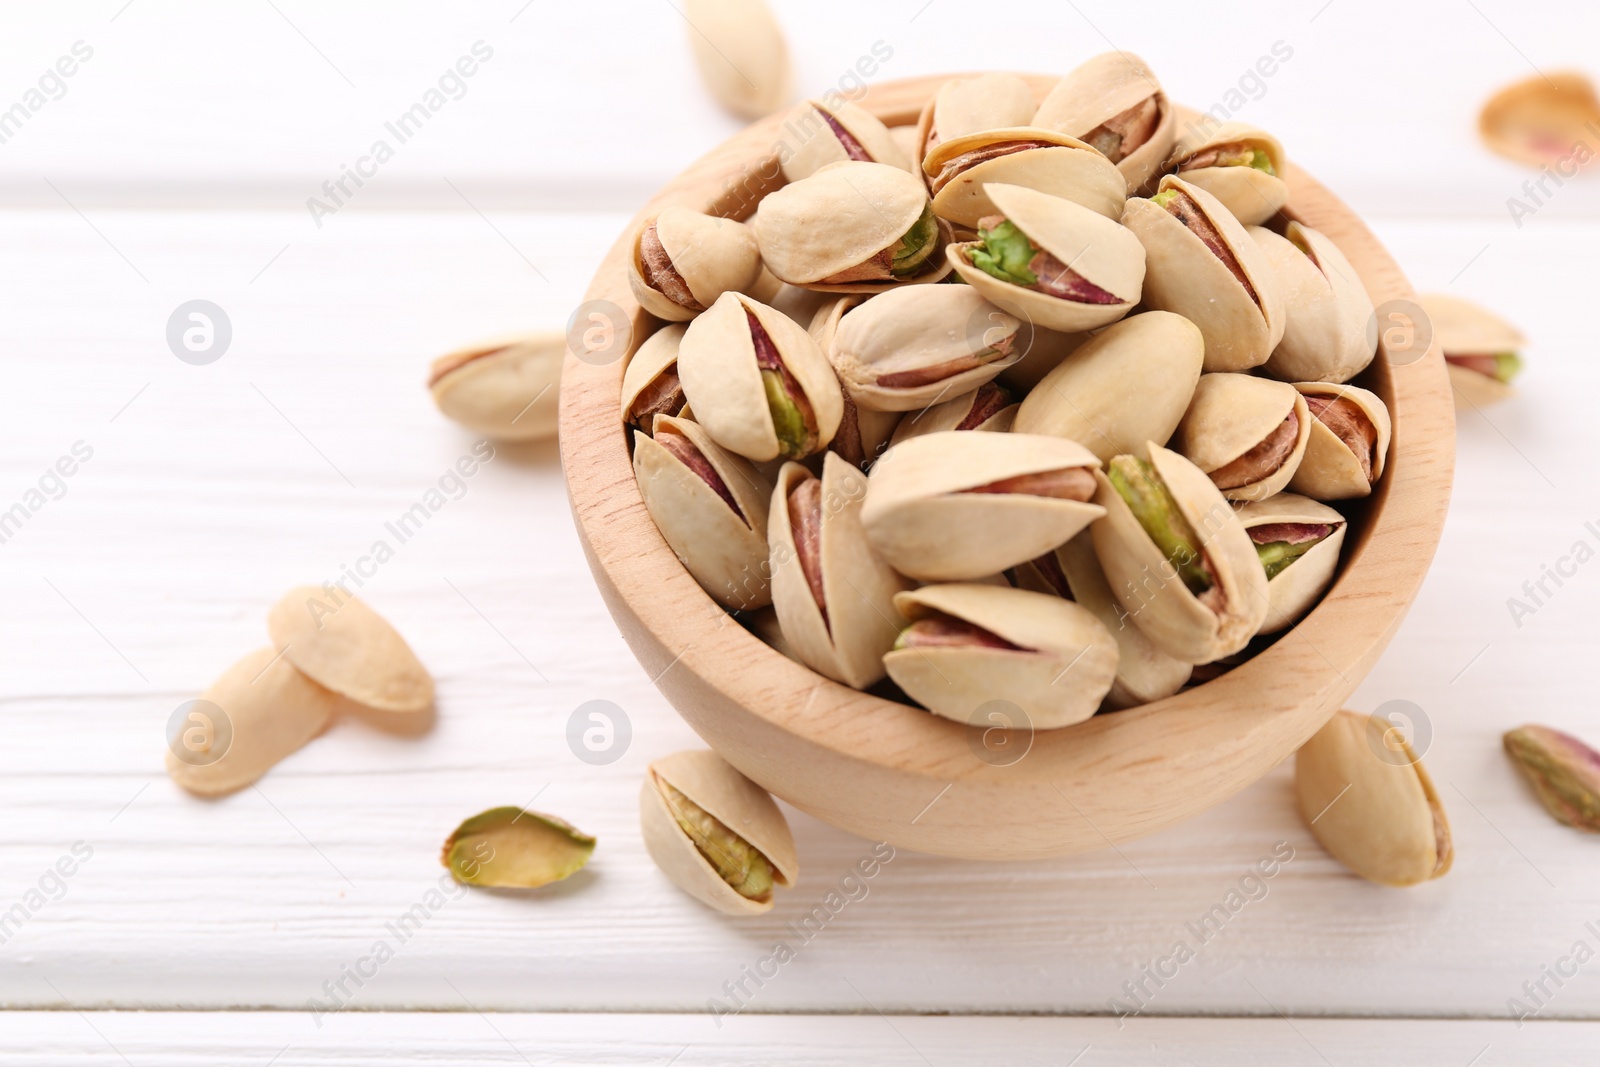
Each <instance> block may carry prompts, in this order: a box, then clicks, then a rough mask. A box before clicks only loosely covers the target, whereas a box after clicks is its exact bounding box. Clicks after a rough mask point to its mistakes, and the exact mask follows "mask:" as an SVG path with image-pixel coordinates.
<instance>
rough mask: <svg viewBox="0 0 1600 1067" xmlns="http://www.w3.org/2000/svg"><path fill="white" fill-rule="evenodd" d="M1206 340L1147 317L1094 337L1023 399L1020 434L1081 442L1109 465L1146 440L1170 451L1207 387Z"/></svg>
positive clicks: (1190, 328) (1173, 322) (1174, 321)
mask: <svg viewBox="0 0 1600 1067" xmlns="http://www.w3.org/2000/svg"><path fill="white" fill-rule="evenodd" d="M1204 358H1205V340H1204V339H1203V338H1202V337H1201V336H1200V331H1199V330H1198V329H1196V328H1195V325H1194V323H1192V322H1190V321H1189V320H1188V319H1185V318H1183V317H1182V316H1181V315H1174V314H1172V313H1170V312H1166V311H1147V312H1144V313H1143V314H1140V315H1133V316H1130V317H1128V318H1126V319H1123V320H1122V321H1121V322H1117V323H1113V324H1112V325H1110V326H1107V327H1106V328H1105V329H1103V330H1101V331H1100V332H1099V333H1097V334H1095V335H1094V336H1092V337H1090V338H1089V339H1088V340H1087V341H1086V342H1085V343H1083V344H1082V345H1081V346H1080V347H1079V348H1078V349H1077V350H1076V351H1074V352H1073V353H1072V354H1071V355H1069V356H1068V357H1067V358H1066V359H1064V360H1062V361H1061V363H1060V364H1059V365H1058V366H1057V367H1056V368H1055V369H1054V370H1052V371H1051V372H1050V373H1048V374H1046V375H1045V376H1044V378H1043V380H1041V381H1040V382H1039V384H1038V385H1037V386H1035V387H1034V389H1033V391H1032V392H1030V393H1029V394H1028V396H1027V399H1025V400H1023V402H1022V407H1021V408H1020V409H1019V410H1018V411H1017V421H1016V424H1015V429H1016V431H1017V432H1018V433H1042V434H1049V435H1051V436H1053V437H1065V438H1067V439H1068V440H1071V441H1077V442H1079V443H1080V444H1082V445H1083V446H1084V447H1085V448H1087V449H1088V450H1089V451H1091V452H1093V453H1094V454H1095V456H1096V457H1098V458H1099V460H1100V461H1101V462H1102V463H1104V462H1106V461H1107V460H1109V459H1110V458H1111V457H1112V456H1115V455H1119V454H1121V453H1124V452H1136V451H1138V450H1139V449H1140V448H1142V447H1143V445H1144V443H1145V442H1146V441H1154V442H1156V444H1166V442H1167V439H1168V438H1170V437H1171V436H1172V433H1173V431H1174V430H1176V429H1177V428H1178V422H1179V420H1181V419H1182V418H1183V413H1184V412H1185V411H1186V410H1188V407H1189V400H1190V398H1191V397H1192V396H1193V395H1194V388H1195V383H1196V382H1198V381H1199V380H1200V365H1201V363H1202V362H1203V361H1204Z"/></svg>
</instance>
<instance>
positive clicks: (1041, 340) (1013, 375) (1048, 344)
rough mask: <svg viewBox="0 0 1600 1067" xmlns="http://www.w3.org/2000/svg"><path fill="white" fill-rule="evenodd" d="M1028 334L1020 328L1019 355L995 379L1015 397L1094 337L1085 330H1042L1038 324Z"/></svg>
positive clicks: (1030, 388) (1027, 391)
mask: <svg viewBox="0 0 1600 1067" xmlns="http://www.w3.org/2000/svg"><path fill="white" fill-rule="evenodd" d="M1031 333H1032V336H1031V338H1030V336H1029V331H1026V330H1025V331H1023V333H1022V336H1021V340H1022V341H1023V344H1022V346H1021V347H1022V349H1023V352H1022V358H1021V359H1020V360H1018V361H1017V362H1015V363H1013V364H1012V365H1011V366H1009V367H1007V368H1006V369H1005V370H1003V371H1001V372H1000V377H999V379H998V381H999V382H1000V384H1001V385H1003V386H1005V387H1006V388H1007V389H1010V390H1012V391H1014V392H1015V393H1016V394H1017V395H1018V396H1023V395H1026V394H1027V393H1029V392H1031V391H1032V389H1033V387H1034V386H1036V385H1038V384H1039V382H1040V381H1042V380H1043V379H1044V376H1045V375H1046V374H1049V373H1050V372H1051V371H1053V370H1055V369H1056V368H1057V367H1059V366H1060V365H1061V361H1062V360H1064V359H1066V358H1067V357H1068V356H1070V355H1072V353H1074V352H1076V351H1077V350H1078V348H1079V346H1081V345H1082V344H1084V342H1086V341H1088V340H1089V338H1091V337H1093V336H1094V335H1093V334H1091V333H1089V332H1087V331H1083V332H1079V333H1062V332H1060V331H1059V330H1046V329H1044V328H1043V327H1042V326H1035V327H1034V328H1033V329H1032V331H1031Z"/></svg>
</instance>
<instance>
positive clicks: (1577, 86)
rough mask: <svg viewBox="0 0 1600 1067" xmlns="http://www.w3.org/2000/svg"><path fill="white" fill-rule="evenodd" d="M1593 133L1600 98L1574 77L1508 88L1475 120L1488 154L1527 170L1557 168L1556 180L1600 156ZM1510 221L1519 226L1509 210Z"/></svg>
mask: <svg viewBox="0 0 1600 1067" xmlns="http://www.w3.org/2000/svg"><path fill="white" fill-rule="evenodd" d="M1597 127H1600V97H1596V95H1595V91H1594V82H1592V81H1590V80H1589V77H1588V76H1587V75H1585V74H1582V73H1579V72H1577V71H1551V72H1550V73H1548V74H1547V73H1545V72H1544V71H1540V72H1539V73H1538V74H1535V75H1533V76H1532V77H1529V78H1526V79H1524V80H1522V81H1519V82H1516V83H1515V84H1513V85H1508V86H1506V87H1505V88H1504V89H1501V90H1500V91H1499V92H1497V93H1495V94H1494V95H1493V96H1491V97H1490V98H1489V101H1488V103H1486V104H1484V105H1483V110H1482V112H1480V113H1479V115H1478V134H1479V136H1481V137H1482V138H1483V143H1484V144H1486V145H1488V146H1489V148H1490V149H1492V150H1493V151H1495V152H1498V153H1499V154H1500V155H1502V156H1505V157H1506V158H1507V159H1513V160H1516V161H1517V162H1518V163H1526V164H1527V165H1529V166H1531V167H1557V168H1558V175H1557V176H1558V177H1571V176H1572V174H1571V172H1572V171H1575V170H1576V169H1577V167H1575V166H1574V163H1576V164H1578V165H1583V164H1586V163H1588V162H1589V161H1590V160H1592V159H1594V157H1595V156H1596V155H1597V154H1600V134H1597V132H1596V130H1597ZM1540 184H1541V185H1542V184H1543V179H1540ZM1538 203H1539V201H1537V200H1535V204H1538ZM1524 209H1525V211H1526V212H1527V213H1529V214H1531V213H1532V212H1533V211H1534V210H1535V209H1534V208H1531V207H1527V206H1526V205H1524ZM1511 218H1512V220H1513V221H1515V222H1516V223H1517V225H1519V226H1520V225H1521V224H1522V220H1521V218H1520V217H1519V216H1518V214H1517V212H1516V210H1515V209H1514V208H1513V209H1512V212H1511Z"/></svg>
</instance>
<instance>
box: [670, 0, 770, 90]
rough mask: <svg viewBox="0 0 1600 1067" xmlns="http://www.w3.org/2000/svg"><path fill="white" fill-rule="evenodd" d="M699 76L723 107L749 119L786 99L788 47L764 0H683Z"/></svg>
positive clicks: (690, 42) (690, 41) (685, 18)
mask: <svg viewBox="0 0 1600 1067" xmlns="http://www.w3.org/2000/svg"><path fill="white" fill-rule="evenodd" d="M683 17H684V20H685V21H686V22H687V23H688V24H689V44H690V47H692V48H693V49H694V60H695V65H696V66H698V67H699V68H700V77H701V78H702V79H703V80H704V81H705V83H706V88H708V89H710V90H711V95H713V96H715V97H716V98H717V100H718V102H719V103H721V104H722V106H723V107H725V108H727V109H728V110H730V111H732V112H733V113H734V114H736V115H742V116H743V117H745V118H747V119H759V118H762V117H763V116H766V115H770V114H772V113H773V112H774V111H776V110H777V109H778V108H780V107H782V106H783V105H784V104H785V103H786V102H788V100H789V98H790V96H789V94H790V91H791V77H790V73H789V47H788V45H787V44H785V42H784V37H783V29H782V27H780V26H779V25H778V20H777V19H775V18H773V16H772V10H771V8H769V7H767V5H766V3H765V2H764V0H684V5H683Z"/></svg>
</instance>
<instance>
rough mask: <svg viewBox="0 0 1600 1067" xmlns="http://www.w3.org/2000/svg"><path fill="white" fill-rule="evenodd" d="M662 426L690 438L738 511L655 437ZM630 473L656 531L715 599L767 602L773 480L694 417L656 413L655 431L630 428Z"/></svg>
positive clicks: (736, 605)
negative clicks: (718, 440) (648, 434)
mask: <svg viewBox="0 0 1600 1067" xmlns="http://www.w3.org/2000/svg"><path fill="white" fill-rule="evenodd" d="M663 433H677V434H681V435H682V436H684V437H686V438H688V440H689V442H690V443H691V444H693V445H694V446H695V448H696V449H698V450H699V452H700V454H701V455H702V456H703V457H705V459H706V462H707V463H709V464H710V465H711V468H712V470H714V471H715V472H716V474H717V477H718V478H720V479H721V481H722V484H723V485H724V486H725V487H726V488H727V490H728V494H729V495H730V496H732V497H733V502H734V503H735V504H736V505H738V511H735V510H734V509H733V508H731V507H729V506H728V502H727V501H726V500H724V499H723V498H722V497H721V496H720V495H718V493H717V491H716V490H715V489H714V488H712V487H711V485H709V484H708V483H707V482H706V480H705V479H704V478H702V477H701V476H700V475H699V474H697V473H696V472H695V471H693V470H691V469H689V467H687V466H685V465H684V464H683V463H682V462H680V461H679V459H678V458H677V457H676V456H675V455H673V454H672V453H671V452H670V451H668V450H667V448H666V447H665V446H663V445H662V444H661V443H660V440H659V438H660V436H661V434H663ZM633 475H634V477H635V478H636V479H637V480H638V482H639V495H640V496H642V497H643V498H644V506H645V508H646V510H648V511H649V512H650V517H651V518H652V519H654V520H655V524H656V528H657V529H659V530H660V531H661V536H662V537H663V538H664V539H665V540H666V542H667V544H668V545H669V546H670V547H671V548H672V551H673V553H674V554H675V555H676V556H677V557H678V559H679V561H680V562H681V563H682V564H683V566H684V568H685V569H686V570H687V571H688V572H689V573H690V574H691V575H693V576H694V580H695V581H697V582H699V583H700V587H701V588H702V589H704V590H705V591H706V592H707V593H709V594H711V597H712V599H714V600H716V601H717V602H718V603H719V604H721V605H722V606H723V607H726V608H731V609H734V610H741V609H745V608H759V607H762V606H763V605H766V604H769V603H771V602H772V589H771V582H770V580H769V575H768V567H767V505H768V501H769V499H770V498H771V496H772V483H771V482H770V481H769V480H768V479H766V478H765V477H763V476H762V475H761V473H760V472H759V471H757V470H756V469H755V467H753V466H751V464H750V462H749V461H748V460H746V459H743V458H742V457H740V456H737V455H735V454H734V453H732V452H729V451H728V450H726V449H724V448H722V447H721V446H719V445H718V444H717V443H716V442H715V441H713V440H712V439H711V435H710V434H708V433H706V431H705V430H704V428H702V427H701V426H699V425H698V424H696V423H694V422H690V421H689V420H687V419H674V418H671V417H669V416H666V415H657V416H656V423H655V434H654V435H653V437H646V436H644V435H643V434H636V435H635V436H634V440H633Z"/></svg>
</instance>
